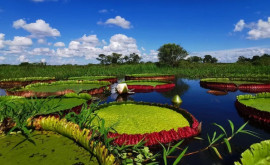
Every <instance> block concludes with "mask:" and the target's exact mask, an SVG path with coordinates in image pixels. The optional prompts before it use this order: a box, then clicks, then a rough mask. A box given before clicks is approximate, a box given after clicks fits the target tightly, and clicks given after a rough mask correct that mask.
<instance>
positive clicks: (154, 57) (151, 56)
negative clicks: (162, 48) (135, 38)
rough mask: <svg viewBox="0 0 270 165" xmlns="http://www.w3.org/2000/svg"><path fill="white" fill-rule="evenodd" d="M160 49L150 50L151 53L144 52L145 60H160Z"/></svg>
mask: <svg viewBox="0 0 270 165" xmlns="http://www.w3.org/2000/svg"><path fill="white" fill-rule="evenodd" d="M157 55H158V51H156V50H150V53H149V54H147V53H144V54H143V56H142V57H143V59H142V60H143V61H145V62H147V61H152V62H156V61H158V56H157Z"/></svg>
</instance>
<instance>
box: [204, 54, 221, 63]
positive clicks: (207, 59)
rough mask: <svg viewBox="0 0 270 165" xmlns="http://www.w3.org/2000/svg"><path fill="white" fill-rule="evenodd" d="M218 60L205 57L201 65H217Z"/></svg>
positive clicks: (209, 56)
mask: <svg viewBox="0 0 270 165" xmlns="http://www.w3.org/2000/svg"><path fill="white" fill-rule="evenodd" d="M217 62H218V60H217V59H216V58H215V57H212V56H211V55H205V56H204V58H203V63H217Z"/></svg>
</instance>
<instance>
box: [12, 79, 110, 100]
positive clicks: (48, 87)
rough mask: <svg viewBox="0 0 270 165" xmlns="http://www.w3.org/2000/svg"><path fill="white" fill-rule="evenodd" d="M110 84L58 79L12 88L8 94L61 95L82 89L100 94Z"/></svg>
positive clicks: (25, 95) (27, 95)
mask: <svg viewBox="0 0 270 165" xmlns="http://www.w3.org/2000/svg"><path fill="white" fill-rule="evenodd" d="M108 85H110V83H109V82H106V81H76V80H69V81H57V82H53V83H50V84H48V83H36V84H30V85H27V86H25V87H22V88H19V89H11V90H8V91H7V95H16V96H24V97H31V96H38V97H47V96H52V95H55V96H59V95H64V94H67V93H71V92H75V93H79V92H82V91H87V92H88V93H90V94H98V93H102V92H104V90H105V88H106V87H107V86H108Z"/></svg>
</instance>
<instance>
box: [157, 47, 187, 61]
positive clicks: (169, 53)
mask: <svg viewBox="0 0 270 165" xmlns="http://www.w3.org/2000/svg"><path fill="white" fill-rule="evenodd" d="M158 51H159V53H158V59H159V62H160V63H161V64H165V65H170V66H178V64H179V61H180V60H181V59H184V58H185V57H186V56H187V55H188V52H187V51H186V50H185V49H184V48H182V47H181V46H180V45H176V44H171V43H169V44H164V45H163V46H161V47H160V48H159V49H158Z"/></svg>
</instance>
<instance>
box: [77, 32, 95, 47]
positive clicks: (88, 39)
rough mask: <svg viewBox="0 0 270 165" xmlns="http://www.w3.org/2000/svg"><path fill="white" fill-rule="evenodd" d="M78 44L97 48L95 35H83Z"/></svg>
mask: <svg viewBox="0 0 270 165" xmlns="http://www.w3.org/2000/svg"><path fill="white" fill-rule="evenodd" d="M78 41H79V42H83V43H85V44H86V43H87V44H89V45H92V46H97V45H99V40H98V38H97V35H89V36H87V35H86V34H84V35H83V36H82V37H81V38H79V39H78Z"/></svg>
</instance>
